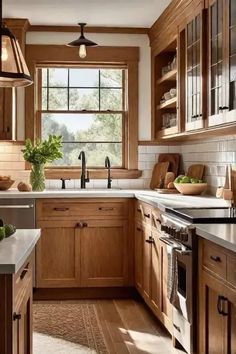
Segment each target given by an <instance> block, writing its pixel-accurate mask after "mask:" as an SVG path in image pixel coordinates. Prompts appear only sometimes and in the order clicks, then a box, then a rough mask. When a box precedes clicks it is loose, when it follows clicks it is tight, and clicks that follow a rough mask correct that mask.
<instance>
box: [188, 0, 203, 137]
mask: <svg viewBox="0 0 236 354" xmlns="http://www.w3.org/2000/svg"><path fill="white" fill-rule="evenodd" d="M203 30H204V17H203V5H202V3H200V4H199V6H198V7H197V8H196V11H195V14H194V16H193V18H192V19H191V20H190V21H189V22H188V24H187V27H185V60H186V64H185V77H186V81H185V102H186V106H185V108H186V109H185V130H186V131H192V130H197V129H201V128H203V127H204V117H203V113H204V112H203V109H204V99H205V97H204V92H203V80H202V78H203V77H204V74H203V71H204V47H203V45H204V43H203V37H204V33H203Z"/></svg>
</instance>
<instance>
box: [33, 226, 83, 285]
mask: <svg viewBox="0 0 236 354" xmlns="http://www.w3.org/2000/svg"><path fill="white" fill-rule="evenodd" d="M37 227H39V228H41V230H42V234H41V238H40V240H39V242H38V244H37V247H36V288H54V287H55V288H58V287H59V288H66V287H75V286H79V283H80V258H79V257H80V237H79V233H80V229H79V228H78V227H77V222H76V221H40V222H38V224H37Z"/></svg>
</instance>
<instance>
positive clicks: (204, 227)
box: [196, 224, 236, 252]
mask: <svg viewBox="0 0 236 354" xmlns="http://www.w3.org/2000/svg"><path fill="white" fill-rule="evenodd" d="M196 232H197V235H198V236H201V237H203V238H205V239H207V240H209V241H212V242H214V243H216V244H217V245H219V246H222V247H225V248H227V249H229V250H230V251H233V252H236V224H197V225H196Z"/></svg>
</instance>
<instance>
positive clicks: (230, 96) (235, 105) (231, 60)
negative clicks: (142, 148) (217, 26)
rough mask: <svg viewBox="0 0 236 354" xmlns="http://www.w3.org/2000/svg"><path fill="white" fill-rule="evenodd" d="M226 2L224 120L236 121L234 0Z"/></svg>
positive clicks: (235, 24) (235, 15) (235, 17)
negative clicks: (226, 62)
mask: <svg viewBox="0 0 236 354" xmlns="http://www.w3.org/2000/svg"><path fill="white" fill-rule="evenodd" d="M225 2H226V3H227V13H228V21H227V24H228V26H227V32H226V34H227V41H226V43H227V42H228V43H229V48H228V53H229V57H228V65H229V72H228V73H227V78H228V82H229V84H228V86H227V87H228V90H227V96H226V98H227V101H228V103H229V104H228V109H227V106H226V107H225V109H226V121H227V122H235V121H236V0H228V1H225Z"/></svg>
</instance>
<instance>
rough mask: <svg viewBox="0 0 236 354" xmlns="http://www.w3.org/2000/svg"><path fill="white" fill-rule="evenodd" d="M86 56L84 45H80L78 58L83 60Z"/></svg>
mask: <svg viewBox="0 0 236 354" xmlns="http://www.w3.org/2000/svg"><path fill="white" fill-rule="evenodd" d="M86 55H87V53H86V45H85V44H81V45H80V47H79V56H80V58H82V59H83V58H85V57H86Z"/></svg>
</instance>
